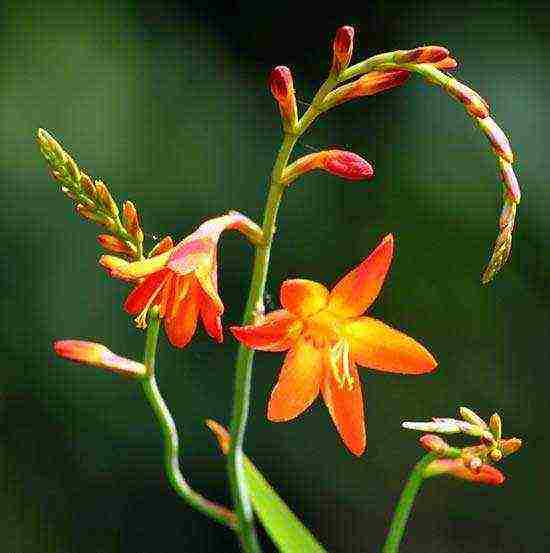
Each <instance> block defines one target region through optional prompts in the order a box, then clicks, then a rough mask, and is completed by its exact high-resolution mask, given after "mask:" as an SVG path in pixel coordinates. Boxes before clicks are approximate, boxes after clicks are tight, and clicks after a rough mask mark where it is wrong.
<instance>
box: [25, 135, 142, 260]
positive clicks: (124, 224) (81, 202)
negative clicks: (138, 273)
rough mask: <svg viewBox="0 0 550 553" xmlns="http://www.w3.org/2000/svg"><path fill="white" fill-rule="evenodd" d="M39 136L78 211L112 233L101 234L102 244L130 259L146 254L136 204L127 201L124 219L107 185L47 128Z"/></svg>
mask: <svg viewBox="0 0 550 553" xmlns="http://www.w3.org/2000/svg"><path fill="white" fill-rule="evenodd" d="M36 140H37V142H38V146H39V147H40V151H41V152H42V155H43V156H44V158H45V159H46V162H47V163H48V165H49V167H50V174H51V175H52V177H53V178H54V179H55V180H56V181H58V182H59V183H61V190H62V191H63V193H64V194H66V195H67V196H68V197H69V198H70V199H71V200H73V201H74V202H75V204H76V206H75V209H76V211H77V213H78V214H79V215H80V216H81V217H83V218H84V219H88V220H89V221H92V222H94V223H97V224H98V225H100V226H102V227H104V228H105V229H107V230H108V231H109V233H110V234H100V235H99V237H98V242H99V244H100V245H101V246H102V247H103V248H104V249H106V250H107V251H110V252H114V253H118V254H124V255H125V256H127V257H128V258H130V259H141V258H142V257H143V230H142V229H141V225H140V222H139V216H138V213H137V210H136V207H135V206H134V204H133V203H132V202H130V201H126V202H124V204H123V207H122V219H121V217H120V212H119V209H118V206H117V204H116V202H115V201H114V199H113V197H112V196H111V193H110V192H109V189H108V188H107V185H106V184H105V183H104V182H102V181H100V180H96V181H94V180H92V178H91V177H90V176H89V175H87V174H86V173H85V172H84V171H82V170H81V169H80V168H79V167H78V165H77V163H76V161H75V160H74V159H73V158H72V157H71V156H70V155H69V154H68V153H67V152H66V151H65V150H64V149H63V147H62V146H61V145H60V144H59V142H57V140H55V138H53V136H52V135H51V134H50V133H49V132H48V131H45V130H44V129H38V132H37V135H36Z"/></svg>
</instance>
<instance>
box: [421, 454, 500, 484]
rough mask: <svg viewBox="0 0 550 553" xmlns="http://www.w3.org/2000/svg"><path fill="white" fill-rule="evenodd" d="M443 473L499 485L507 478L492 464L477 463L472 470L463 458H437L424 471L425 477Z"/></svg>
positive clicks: (462, 478)
mask: <svg viewBox="0 0 550 553" xmlns="http://www.w3.org/2000/svg"><path fill="white" fill-rule="evenodd" d="M442 474H448V475H449V476H453V477H454V478H459V479H460V480H467V481H468V482H475V483H477V484H487V485H489V486H499V485H500V484H502V483H503V482H504V480H505V478H504V475H503V474H502V473H501V472H500V471H499V470H497V469H496V468H494V467H492V466H491V465H487V464H481V465H480V466H477V465H476V466H475V470H472V469H470V468H468V467H467V466H466V464H465V462H464V460H463V459H436V460H435V461H432V462H431V463H430V464H429V465H428V466H427V467H426V469H425V471H424V477H425V478H430V477H432V476H439V475H442Z"/></svg>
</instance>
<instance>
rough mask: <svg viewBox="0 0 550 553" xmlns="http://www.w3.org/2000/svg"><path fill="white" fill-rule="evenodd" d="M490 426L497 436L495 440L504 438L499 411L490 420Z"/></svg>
mask: <svg viewBox="0 0 550 553" xmlns="http://www.w3.org/2000/svg"><path fill="white" fill-rule="evenodd" d="M489 428H490V429H491V432H492V433H493V436H494V437H495V440H497V442H498V441H500V439H501V438H502V420H501V418H500V415H499V414H498V413H494V414H493V415H492V416H491V419H490V420H489Z"/></svg>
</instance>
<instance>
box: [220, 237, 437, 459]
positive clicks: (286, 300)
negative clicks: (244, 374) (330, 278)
mask: <svg viewBox="0 0 550 553" xmlns="http://www.w3.org/2000/svg"><path fill="white" fill-rule="evenodd" d="M392 256H393V237H392V236H391V235H389V236H387V237H386V238H384V240H382V242H381V243H380V244H379V245H378V247H377V248H376V249H375V250H374V251H373V252H372V253H371V254H370V255H369V256H368V257H367V258H366V259H365V260H364V261H363V262H362V263H361V264H360V265H359V266H358V267H356V268H355V269H354V270H353V271H351V272H350V273H348V274H347V275H346V276H345V277H344V278H343V279H342V280H340V281H339V282H338V283H337V284H336V286H335V287H334V288H333V289H332V291H330V292H329V290H327V288H325V287H324V286H323V285H322V284H319V283H317V282H313V281H311V280H301V279H296V280H287V281H285V282H284V283H283V285H282V287H281V304H282V306H283V309H279V310H277V311H273V312H272V313H269V314H268V315H267V316H266V317H265V318H264V319H263V321H262V322H260V323H259V324H257V325H251V326H243V327H232V328H231V331H232V332H233V334H234V335H235V336H236V338H237V339H238V340H240V341H241V342H242V343H243V344H246V345H247V346H248V347H250V348H254V349H258V350H263V351H285V350H289V351H288V353H287V355H286V358H285V361H284V364H283V367H282V370H281V374H280V375H279V380H278V382H277V384H276V386H275V388H274V389H273V391H272V393H271V398H270V400H269V405H268V408H267V417H268V419H269V420H271V421H274V422H279V421H288V420H291V419H293V418H295V417H297V416H298V415H300V414H301V413H302V412H303V411H305V410H306V409H307V408H308V407H309V406H310V405H311V404H312V403H313V401H314V400H315V399H316V398H317V396H318V395H319V392H321V393H322V396H323V399H324V401H325V404H326V406H327V408H328V410H329V412H330V415H331V417H332V420H333V421H334V424H335V426H336V428H337V430H338V432H339V433H340V435H341V437H342V440H343V441H344V443H345V444H346V446H347V447H348V449H349V450H350V451H351V452H352V453H354V454H355V455H361V454H362V453H363V452H364V450H365V446H366V432H365V421H364V412H363V395H362V392H361V385H360V382H359V376H358V373H357V367H356V366H357V365H361V366H363V367H370V368H372V369H378V370H381V371H388V372H395V373H407V374H422V373H426V372H429V371H432V370H433V369H434V368H435V367H436V365H437V363H436V361H435V359H434V358H433V357H432V355H431V354H430V353H429V352H428V351H427V350H426V349H425V348H424V347H423V346H421V345H420V344H419V343H418V342H416V341H415V340H413V339H412V338H409V337H408V336H406V335H405V334H402V333H401V332H399V331H397V330H394V329H393V328H391V327H389V326H387V325H385V324H384V323H382V322H381V321H378V320H376V319H372V318H370V317H362V316H361V315H362V314H363V313H364V312H365V311H366V309H367V308H368V307H369V306H370V305H371V304H372V303H373V301H374V300H375V299H376V297H377V296H378V293H379V292H380V289H381V288H382V284H383V282H384V279H385V277H386V273H387V272H388V269H389V266H390V263H391V260H392Z"/></svg>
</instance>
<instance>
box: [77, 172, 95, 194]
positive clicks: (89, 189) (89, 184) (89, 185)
mask: <svg viewBox="0 0 550 553" xmlns="http://www.w3.org/2000/svg"><path fill="white" fill-rule="evenodd" d="M80 186H81V187H82V189H83V190H84V192H85V193H86V194H87V195H88V196H90V198H94V197H95V196H96V194H97V190H96V188H95V186H94V183H93V181H92V179H91V178H90V177H89V175H87V174H86V173H82V172H81V173H80Z"/></svg>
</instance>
